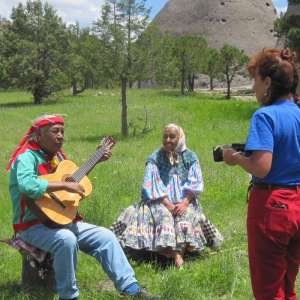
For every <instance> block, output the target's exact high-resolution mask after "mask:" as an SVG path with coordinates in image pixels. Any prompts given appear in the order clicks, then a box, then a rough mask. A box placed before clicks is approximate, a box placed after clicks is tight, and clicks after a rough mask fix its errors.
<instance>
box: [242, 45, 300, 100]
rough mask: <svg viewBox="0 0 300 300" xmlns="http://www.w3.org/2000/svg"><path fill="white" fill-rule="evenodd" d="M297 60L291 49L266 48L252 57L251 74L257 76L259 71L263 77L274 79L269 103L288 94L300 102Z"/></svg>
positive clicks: (249, 68) (249, 69)
mask: <svg viewBox="0 0 300 300" xmlns="http://www.w3.org/2000/svg"><path fill="white" fill-rule="evenodd" d="M296 61H297V56H296V53H295V52H294V51H292V50H290V49H273V48H265V49H263V50H262V51H260V52H258V53H257V54H256V55H255V56H254V57H252V58H251V60H250V62H249V63H248V66H247V69H248V71H249V73H250V75H251V76H252V77H255V74H256V72H258V74H259V75H260V76H261V78H262V79H265V78H266V77H270V78H271V80H272V83H271V88H270V90H269V95H268V96H269V102H268V104H272V103H273V102H274V101H276V100H278V99H280V98H281V97H282V96H285V95H288V94H292V95H293V96H294V101H295V102H296V103H297V104H299V103H300V99H299V97H298V95H297V92H296V91H297V86H298V83H299V75H298V72H297V68H296Z"/></svg>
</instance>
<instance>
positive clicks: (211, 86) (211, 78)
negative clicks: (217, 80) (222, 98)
mask: <svg viewBox="0 0 300 300" xmlns="http://www.w3.org/2000/svg"><path fill="white" fill-rule="evenodd" d="M209 88H210V90H211V91H213V89H214V78H213V77H212V76H211V77H209Z"/></svg>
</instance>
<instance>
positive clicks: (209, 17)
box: [154, 0, 276, 55]
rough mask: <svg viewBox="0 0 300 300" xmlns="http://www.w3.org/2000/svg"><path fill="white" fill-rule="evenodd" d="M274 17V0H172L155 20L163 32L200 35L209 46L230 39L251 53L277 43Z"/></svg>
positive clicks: (217, 45)
mask: <svg viewBox="0 0 300 300" xmlns="http://www.w3.org/2000/svg"><path fill="white" fill-rule="evenodd" d="M275 19H276V10H275V7H274V6H273V3H272V1H271V0H169V1H168V2H167V3H166V5H165V6H164V8H163V9H162V10H161V11H160V13H159V14H158V15H157V16H156V18H155V19H154V22H155V23H156V24H157V25H158V27H159V28H160V29H161V30H162V31H163V32H170V33H171V34H174V35H182V34H193V35H200V36H203V37H205V38H206V39H207V41H208V44H209V46H210V47H214V48H221V47H222V46H223V45H224V44H225V43H227V44H230V45H233V46H236V47H238V48H240V49H243V50H244V51H245V52H246V54H248V55H251V54H254V53H255V52H257V51H258V50H260V49H262V48H263V47H274V46H275V44H276V37H275V34H274V21H275Z"/></svg>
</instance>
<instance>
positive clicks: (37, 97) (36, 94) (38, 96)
mask: <svg viewBox="0 0 300 300" xmlns="http://www.w3.org/2000/svg"><path fill="white" fill-rule="evenodd" d="M33 99H34V104H41V103H42V102H43V97H42V91H41V88H40V87H36V88H35V89H34V91H33Z"/></svg>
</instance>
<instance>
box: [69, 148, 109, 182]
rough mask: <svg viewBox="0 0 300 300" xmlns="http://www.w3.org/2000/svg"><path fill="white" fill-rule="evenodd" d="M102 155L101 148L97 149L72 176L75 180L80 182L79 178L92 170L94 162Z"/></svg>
mask: <svg viewBox="0 0 300 300" xmlns="http://www.w3.org/2000/svg"><path fill="white" fill-rule="evenodd" d="M103 155H104V151H103V150H102V149H99V150H97V151H96V152H95V153H94V154H93V155H92V156H91V157H90V158H89V159H88V160H87V161H86V162H85V163H84V164H83V165H82V166H81V167H80V168H79V169H78V170H77V171H76V172H75V173H74V174H73V175H72V176H71V179H73V180H74V181H76V182H80V181H81V179H82V178H83V177H84V176H86V175H87V174H88V173H89V172H91V171H92V170H93V168H94V167H95V166H96V164H97V163H98V162H99V160H100V159H101V158H102V156H103Z"/></svg>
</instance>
